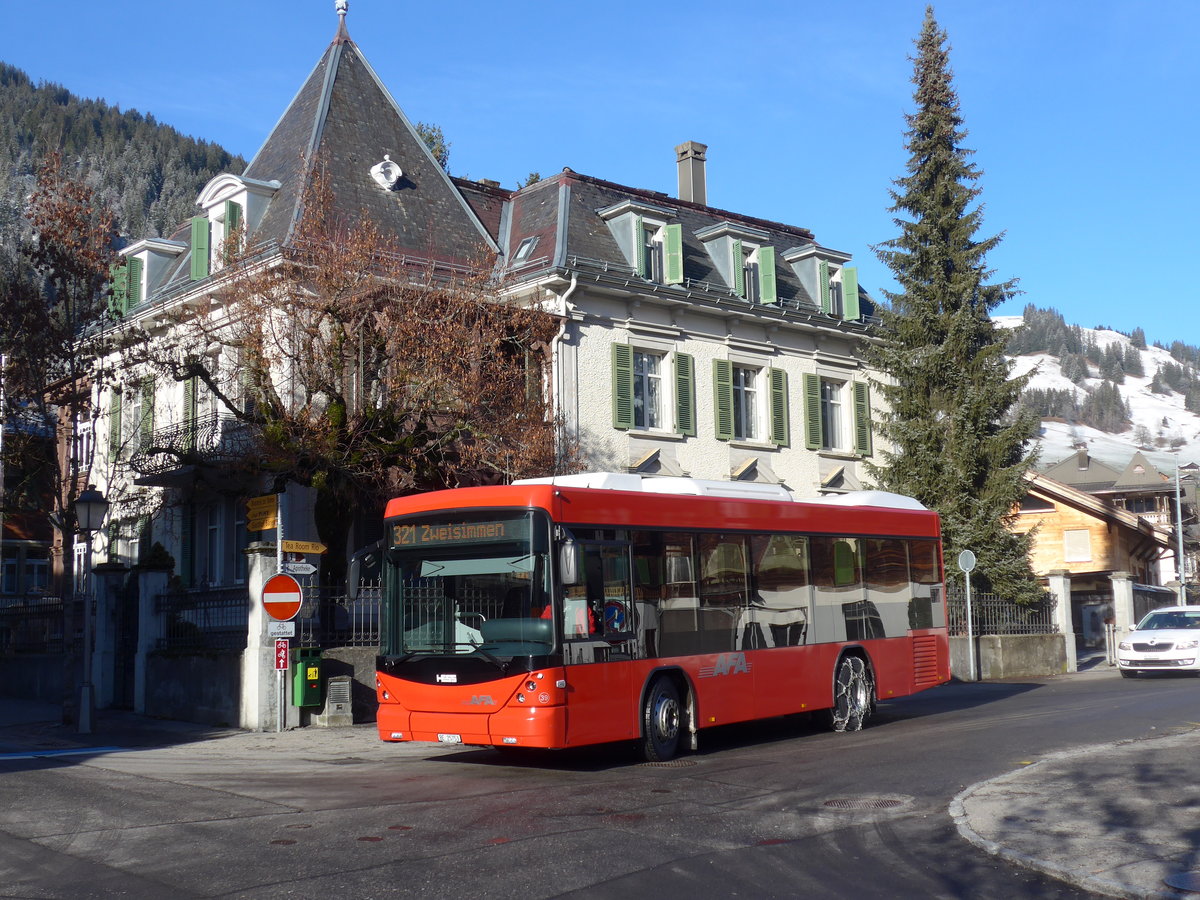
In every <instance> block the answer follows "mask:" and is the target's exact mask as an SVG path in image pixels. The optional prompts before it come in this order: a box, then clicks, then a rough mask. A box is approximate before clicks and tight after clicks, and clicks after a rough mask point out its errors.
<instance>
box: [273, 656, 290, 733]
mask: <svg viewBox="0 0 1200 900" xmlns="http://www.w3.org/2000/svg"><path fill="white" fill-rule="evenodd" d="M287 667H288V642H287V641H286V640H277V641H276V642H275V689H276V690H275V692H276V697H277V702H278V706H279V712H278V714H277V715H276V717H275V723H276V725H275V730H276V731H283V711H284V704H285V702H286V699H287V697H286V694H287V687H286V686H287V675H286V674H284V673H286V672H287Z"/></svg>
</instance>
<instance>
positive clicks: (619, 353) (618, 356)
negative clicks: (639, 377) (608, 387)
mask: <svg viewBox="0 0 1200 900" xmlns="http://www.w3.org/2000/svg"><path fill="white" fill-rule="evenodd" d="M612 378H613V428H621V429H626V428H632V427H633V348H632V347H630V346H629V345H628V344H613V345H612Z"/></svg>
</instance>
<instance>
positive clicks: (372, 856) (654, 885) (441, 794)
mask: <svg viewBox="0 0 1200 900" xmlns="http://www.w3.org/2000/svg"><path fill="white" fill-rule="evenodd" d="M1198 697H1200V681H1198V680H1196V679H1190V678H1183V679H1178V678H1171V679H1166V678H1154V679H1138V680H1123V679H1120V678H1119V677H1118V676H1117V675H1116V673H1115V672H1112V671H1109V670H1107V669H1105V670H1103V671H1097V672H1089V673H1082V674H1079V675H1072V676H1064V677H1060V678H1055V679H1045V680H1037V681H1029V682H1023V683H986V684H974V685H967V684H952V685H947V686H944V687H941V688H938V689H935V690H933V691H929V692H926V693H924V694H921V695H918V696H916V697H912V698H907V699H904V700H899V701H892V702H889V703H885V704H881V706H880V710H879V713H878V715H877V716H876V718H875V719H874V720H873V722H872V724H871V725H870V727H868V728H867V729H866V730H864V731H862V732H860V733H857V734H849V735H835V734H829V733H826V732H823V731H820V730H817V729H816V728H815V727H814V726H813V725H812V724H811V723H809V722H808V721H807V720H806V719H804V718H796V719H783V720H772V721H770V722H764V723H757V724H754V725H750V726H741V727H732V726H731V727H727V728H723V729H718V730H714V731H711V732H704V733H702V735H701V749H700V751H699V752H698V753H696V754H692V755H689V756H687V757H685V758H683V759H680V760H677V761H675V762H674V763H671V764H659V765H649V764H639V763H638V762H637V760H636V757H635V756H634V754H633V752H632V750H631V749H629V748H626V747H623V746H609V747H602V748H593V749H588V750H586V751H572V752H564V753H556V754H536V753H514V752H512V751H509V752H503V751H495V750H485V749H480V750H475V749H464V748H455V749H450V748H441V747H436V746H428V745H390V744H383V743H381V742H379V741H377V740H376V739H375V736H374V731H373V729H372V728H370V727H356V728H353V729H332V730H320V729H304V730H302V731H295V732H287V733H283V734H249V733H240V732H236V733H235V732H230V733H223V734H213V735H205V734H202V733H200V732H199V731H198V730H195V731H186V730H181V731H178V732H169V733H166V734H165V735H164V734H158V735H157V737H156V736H155V735H154V734H145V733H142V732H128V733H127V732H124V731H120V730H115V727H116V726H111V727H114V730H113V731H112V733H111V734H110V735H103V736H104V737H111V739H112V741H111V742H112V744H113V746H116V747H123V748H126V749H123V750H119V751H112V752H103V753H101V752H82V753H74V752H72V751H70V749H69V747H68V745H69V741H66V740H63V741H62V742H61V743H62V744H63V747H64V749H66V751H67V754H68V755H61V756H44V757H33V758H30V757H20V758H18V757H13V756H11V755H10V756H7V757H6V756H4V755H3V753H2V752H0V897H35V898H59V897H62V898H68V897H70V898H80V897H107V896H114V895H121V896H127V897H146V898H149V897H154V898H162V897H176V898H185V897H193V896H194V897H235V898H242V897H245V898H258V900H265V898H277V897H301V898H304V897H314V898H316V897H323V898H324V897H329V896H338V897H363V898H369V897H398V896H418V895H420V896H457V897H463V896H487V897H489V898H492V897H494V898H505V897H512V898H535V897H562V896H569V897H597V898H609V897H613V898H615V897H621V898H627V897H629V896H630V895H631V894H634V893H636V894H638V895H651V896H652V897H653V898H654V900H668V898H676V897H679V898H688V900H697V898H698V897H737V896H744V897H796V896H806V895H807V896H814V897H846V898H850V897H854V898H862V897H946V898H962V897H979V898H1011V897H1017V896H1020V897H1047V898H1049V897H1054V898H1074V897H1085V896H1090V895H1087V894H1084V893H1081V892H1079V891H1077V890H1075V889H1073V888H1070V887H1068V886H1066V885H1063V884H1060V883H1059V882H1057V881H1054V880H1053V879H1050V878H1047V877H1045V876H1040V875H1036V874H1033V873H1030V872H1027V871H1025V870H1023V869H1020V868H1018V867H1015V866H1012V865H1009V864H1007V863H1005V862H1002V861H1000V860H998V859H996V858H993V857H991V856H988V855H987V854H985V853H983V852H982V851H980V850H977V849H976V848H974V847H972V846H971V845H969V844H967V843H966V842H965V841H964V840H962V839H961V838H960V837H959V836H958V834H957V832H956V831H955V829H954V826H953V824H952V822H951V819H950V817H949V815H948V813H947V806H948V804H949V802H950V800H951V798H952V797H953V796H954V795H955V794H957V793H958V792H959V791H960V790H962V789H963V788H964V787H966V786H967V785H969V784H972V783H974V782H976V781H979V780H982V779H984V778H989V777H992V776H995V775H998V774H1000V773H1002V772H1006V771H1010V770H1012V769H1015V768H1018V767H1020V766H1022V765H1027V764H1029V763H1030V762H1033V761H1035V760H1037V759H1039V758H1040V757H1042V756H1044V755H1046V754H1048V753H1051V752H1054V751H1059V750H1063V749H1066V748H1070V747H1072V746H1078V745H1087V744H1095V743H1101V742H1107V741H1114V740H1124V739H1131V738H1139V737H1148V736H1153V735H1161V734H1166V733H1170V732H1171V731H1173V730H1175V729H1179V728H1182V727H1185V726H1187V724H1188V723H1189V722H1193V724H1194V720H1195V719H1196V718H1197V702H1196V701H1197V699H1198ZM101 725H102V727H103V726H104V725H105V723H104V722H103V721H102V723H101ZM99 736H101V735H98V737H99ZM50 737H51V739H53V735H51V736H50ZM164 741H165V743H164ZM0 743H3V736H0ZM51 743H53V740H51ZM9 749H11V743H10V748H9Z"/></svg>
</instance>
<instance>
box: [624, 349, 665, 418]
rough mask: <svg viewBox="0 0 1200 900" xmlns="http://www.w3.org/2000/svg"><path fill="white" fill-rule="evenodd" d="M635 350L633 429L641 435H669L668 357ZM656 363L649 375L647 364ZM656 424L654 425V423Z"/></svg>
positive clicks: (649, 350)
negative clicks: (666, 370) (649, 433)
mask: <svg viewBox="0 0 1200 900" xmlns="http://www.w3.org/2000/svg"><path fill="white" fill-rule="evenodd" d="M632 350H633V427H634V429H635V430H637V431H665V430H666V429H667V428H668V424H667V422H666V411H667V409H668V405H667V401H668V400H669V399H671V398H669V397H668V384H669V380H668V379H664V377H663V370H664V369H665V368H666V367H667V360H668V354H667V353H666V352H664V351H662V350H656V349H653V348H647V347H637V346H634V347H632ZM650 360H653V361H654V363H655V371H652V372H651V371H648V370H646V368H645V367H644V365H643V364H644V363H645V362H647V361H650ZM652 420H653V421H652Z"/></svg>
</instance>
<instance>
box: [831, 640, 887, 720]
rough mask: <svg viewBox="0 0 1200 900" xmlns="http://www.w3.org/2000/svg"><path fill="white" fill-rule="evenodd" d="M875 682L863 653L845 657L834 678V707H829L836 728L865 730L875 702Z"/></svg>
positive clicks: (839, 664)
mask: <svg viewBox="0 0 1200 900" xmlns="http://www.w3.org/2000/svg"><path fill="white" fill-rule="evenodd" d="M874 695H875V683H874V680H873V679H872V678H871V670H870V668H869V667H868V666H867V664H866V662H865V661H864V660H863V658H862V657H861V656H843V657H842V658H841V659H840V660H839V661H838V666H837V672H836V673H835V674H834V678H833V708H832V709H830V710H827V716H828V720H829V727H830V728H832V729H833V730H834V731H861V730H862V727H863V725H864V724H865V723H866V721H867V717H868V716H870V715H871V708H872V707H873V706H874V702H875V696H874Z"/></svg>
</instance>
